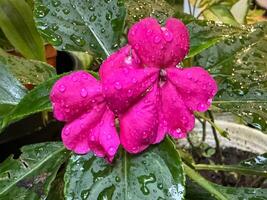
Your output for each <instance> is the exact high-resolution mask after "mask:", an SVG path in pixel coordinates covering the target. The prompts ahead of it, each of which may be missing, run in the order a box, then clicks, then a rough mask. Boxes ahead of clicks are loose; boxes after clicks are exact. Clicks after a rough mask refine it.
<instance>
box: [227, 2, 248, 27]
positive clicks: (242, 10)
mask: <svg viewBox="0 0 267 200" xmlns="http://www.w3.org/2000/svg"><path fill="white" fill-rule="evenodd" d="M249 6H250V0H239V1H238V2H236V3H235V4H234V5H233V6H232V8H231V13H232V14H233V16H234V17H235V19H236V21H237V22H238V23H240V24H245V23H246V16H247V13H248V10H249Z"/></svg>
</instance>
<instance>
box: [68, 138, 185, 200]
mask: <svg viewBox="0 0 267 200" xmlns="http://www.w3.org/2000/svg"><path fill="white" fill-rule="evenodd" d="M64 179H65V197H66V199H90V200H96V199H109V200H112V199H120V200H128V199H134V200H137V199H176V200H178V199H183V195H184V192H185V190H184V181H185V177H184V172H183V168H182V166H181V159H180V157H179V155H178V153H177V152H176V150H175V149H174V146H173V144H172V143H171V142H170V141H169V140H167V139H166V140H165V141H164V142H162V143H161V144H160V145H156V146H154V147H151V148H150V149H149V150H148V151H146V152H143V153H142V154H138V155H135V156H134V155H129V154H126V153H125V152H123V151H121V155H120V156H119V158H117V159H116V160H115V161H114V164H112V165H110V164H108V163H106V161H105V160H103V159H101V158H97V157H94V156H93V155H91V154H88V155H85V156H78V155H73V156H72V157H71V158H70V161H69V164H68V166H67V171H66V174H65V178H64Z"/></svg>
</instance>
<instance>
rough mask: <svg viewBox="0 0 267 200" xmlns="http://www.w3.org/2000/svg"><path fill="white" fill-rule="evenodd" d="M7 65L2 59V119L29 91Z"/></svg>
mask: <svg viewBox="0 0 267 200" xmlns="http://www.w3.org/2000/svg"><path fill="white" fill-rule="evenodd" d="M6 65H7V62H6V59H3V58H1V57H0V94H1V95H0V118H1V117H2V116H3V115H5V114H7V113H8V112H9V111H10V110H11V109H12V108H13V107H14V106H15V105H17V104H18V102H19V101H20V100H21V99H22V98H23V97H24V95H25V94H26V93H27V90H26V89H25V88H24V87H23V86H22V85H21V84H20V82H19V81H18V80H17V79H16V78H15V77H14V76H13V75H12V74H11V73H10V72H9V71H8V70H7V69H6Z"/></svg>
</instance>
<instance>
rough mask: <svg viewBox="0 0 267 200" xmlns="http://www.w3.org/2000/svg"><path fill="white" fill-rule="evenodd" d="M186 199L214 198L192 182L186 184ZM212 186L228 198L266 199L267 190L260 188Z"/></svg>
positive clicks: (212, 199)
mask: <svg viewBox="0 0 267 200" xmlns="http://www.w3.org/2000/svg"><path fill="white" fill-rule="evenodd" d="M186 186H187V187H186V199H190V200H215V199H216V198H215V197H213V196H212V195H211V194H209V193H208V192H206V191H205V190H203V189H202V188H200V187H199V186H198V185H196V184H194V183H188V184H187V185H186ZM213 186H214V187H215V188H216V189H217V190H219V191H220V192H221V193H223V194H224V195H225V196H226V197H227V199H229V200H241V199H242V200H244V199H246V200H266V196H267V190H266V189H261V188H246V187H242V188H237V187H223V186H220V185H216V184H213Z"/></svg>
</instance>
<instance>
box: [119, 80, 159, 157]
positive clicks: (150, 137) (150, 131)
mask: <svg viewBox="0 0 267 200" xmlns="http://www.w3.org/2000/svg"><path fill="white" fill-rule="evenodd" d="M158 102H159V90H158V88H157V86H156V85H154V86H153V88H151V91H150V92H149V93H148V94H147V95H146V96H145V97H144V98H143V99H142V100H140V101H139V102H138V103H136V104H135V105H134V106H133V107H131V108H130V109H129V110H128V111H127V112H126V113H125V114H122V115H121V116H120V117H119V119H120V139H121V144H122V145H123V147H124V148H125V149H126V151H128V152H129V153H139V152H141V151H143V150H144V149H146V148H147V147H148V146H149V145H150V144H153V143H154V142H155V140H156V138H157V131H158V123H159V121H158V117H159V116H158Z"/></svg>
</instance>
